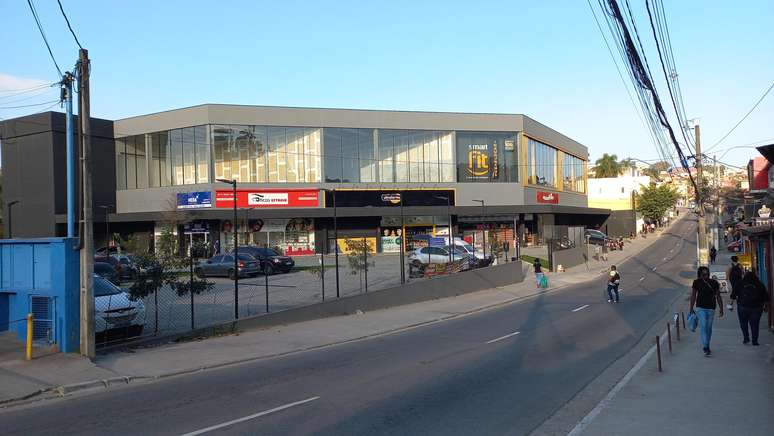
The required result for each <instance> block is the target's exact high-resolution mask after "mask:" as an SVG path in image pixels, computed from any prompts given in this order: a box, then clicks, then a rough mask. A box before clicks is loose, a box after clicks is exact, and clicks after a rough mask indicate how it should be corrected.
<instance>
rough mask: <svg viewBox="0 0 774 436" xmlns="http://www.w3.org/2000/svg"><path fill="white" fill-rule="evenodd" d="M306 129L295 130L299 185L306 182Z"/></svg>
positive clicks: (296, 167) (296, 166)
mask: <svg viewBox="0 0 774 436" xmlns="http://www.w3.org/2000/svg"><path fill="white" fill-rule="evenodd" d="M304 130H305V129H304V128H302V127H297V128H293V142H294V144H295V170H296V180H297V182H298V183H304V182H306V138H305V133H304Z"/></svg>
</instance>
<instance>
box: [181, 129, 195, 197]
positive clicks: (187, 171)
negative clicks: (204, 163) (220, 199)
mask: <svg viewBox="0 0 774 436" xmlns="http://www.w3.org/2000/svg"><path fill="white" fill-rule="evenodd" d="M195 153H196V143H195V142H194V128H193V127H186V128H185V129H183V183H184V184H186V185H193V184H194V183H196V160H195V158H194V155H195Z"/></svg>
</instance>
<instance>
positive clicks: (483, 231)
mask: <svg viewBox="0 0 774 436" xmlns="http://www.w3.org/2000/svg"><path fill="white" fill-rule="evenodd" d="M473 201H474V202H475V203H481V246H482V247H483V250H484V261H486V226H485V223H484V215H486V214H485V211H486V209H484V206H485V205H484V200H473Z"/></svg>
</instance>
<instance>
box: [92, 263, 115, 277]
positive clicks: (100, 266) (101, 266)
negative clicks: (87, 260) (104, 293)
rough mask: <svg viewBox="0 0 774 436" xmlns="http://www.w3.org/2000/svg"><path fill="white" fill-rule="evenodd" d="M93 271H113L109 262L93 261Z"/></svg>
mask: <svg viewBox="0 0 774 436" xmlns="http://www.w3.org/2000/svg"><path fill="white" fill-rule="evenodd" d="M94 272H97V273H103V274H104V273H111V272H113V267H112V266H110V264H107V263H102V262H95V263H94Z"/></svg>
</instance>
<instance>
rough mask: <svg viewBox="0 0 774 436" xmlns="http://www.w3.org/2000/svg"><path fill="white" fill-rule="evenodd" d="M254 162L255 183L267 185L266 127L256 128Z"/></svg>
mask: <svg viewBox="0 0 774 436" xmlns="http://www.w3.org/2000/svg"><path fill="white" fill-rule="evenodd" d="M253 160H254V165H255V176H256V178H255V181H256V182H258V183H266V182H267V181H268V180H269V179H268V173H267V171H266V127H258V126H256V127H255V155H254V157H253Z"/></svg>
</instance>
